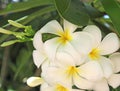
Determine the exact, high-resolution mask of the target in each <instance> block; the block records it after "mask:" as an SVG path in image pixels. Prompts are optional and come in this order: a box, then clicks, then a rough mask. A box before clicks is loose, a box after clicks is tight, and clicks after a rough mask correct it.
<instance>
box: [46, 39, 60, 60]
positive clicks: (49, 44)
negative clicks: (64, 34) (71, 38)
mask: <svg viewBox="0 0 120 91" xmlns="http://www.w3.org/2000/svg"><path fill="white" fill-rule="evenodd" d="M59 45H60V44H59V42H58V38H53V39H50V40H47V41H46V42H45V43H44V46H45V51H46V53H47V55H48V57H49V59H50V60H52V61H54V60H55V56H56V52H57V49H58V47H59Z"/></svg>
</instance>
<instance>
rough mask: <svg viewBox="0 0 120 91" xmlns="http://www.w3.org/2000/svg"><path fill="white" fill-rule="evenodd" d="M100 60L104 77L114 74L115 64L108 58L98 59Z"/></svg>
mask: <svg viewBox="0 0 120 91" xmlns="http://www.w3.org/2000/svg"><path fill="white" fill-rule="evenodd" d="M98 62H99V63H100V65H101V68H102V70H103V74H104V77H105V78H108V77H110V76H111V74H113V64H112V63H111V61H110V60H109V59H108V58H105V57H101V58H100V60H98Z"/></svg>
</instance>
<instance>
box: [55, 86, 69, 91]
mask: <svg viewBox="0 0 120 91" xmlns="http://www.w3.org/2000/svg"><path fill="white" fill-rule="evenodd" d="M55 91H69V90H68V89H67V88H66V87H64V86H62V85H60V84H57V85H56V89H55Z"/></svg>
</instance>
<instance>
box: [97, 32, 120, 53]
mask: <svg viewBox="0 0 120 91" xmlns="http://www.w3.org/2000/svg"><path fill="white" fill-rule="evenodd" d="M119 47H120V43H119V38H118V37H117V35H116V34H115V33H109V34H108V35H106V36H105V38H104V39H103V40H102V42H101V43H100V45H99V49H100V50H101V52H100V54H101V55H108V54H111V53H113V52H115V51H117V50H118V49H119Z"/></svg>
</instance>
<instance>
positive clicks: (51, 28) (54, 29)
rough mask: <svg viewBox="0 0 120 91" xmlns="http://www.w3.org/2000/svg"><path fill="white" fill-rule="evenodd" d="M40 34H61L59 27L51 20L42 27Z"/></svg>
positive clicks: (61, 30)
mask: <svg viewBox="0 0 120 91" xmlns="http://www.w3.org/2000/svg"><path fill="white" fill-rule="evenodd" d="M39 31H40V32H41V33H51V34H55V35H59V32H63V29H62V27H61V25H60V24H59V23H58V22H57V21H56V20H52V21H50V22H48V23H47V24H46V25H45V26H43V27H42V28H41V29H40V30H39Z"/></svg>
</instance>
